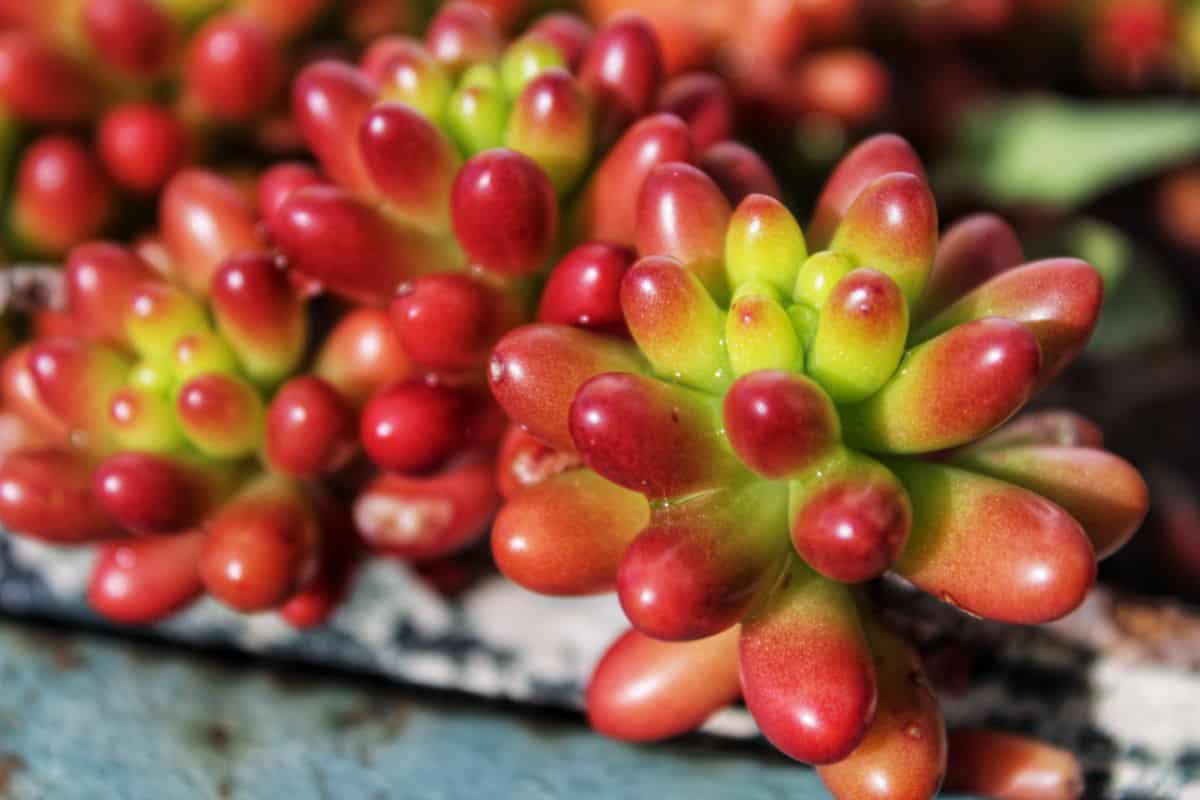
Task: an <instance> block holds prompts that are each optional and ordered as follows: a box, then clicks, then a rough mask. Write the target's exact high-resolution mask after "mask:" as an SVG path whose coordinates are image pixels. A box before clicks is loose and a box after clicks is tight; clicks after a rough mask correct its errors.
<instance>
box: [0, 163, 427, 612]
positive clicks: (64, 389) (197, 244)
mask: <svg viewBox="0 0 1200 800" xmlns="http://www.w3.org/2000/svg"><path fill="white" fill-rule="evenodd" d="M63 277H64V283H65V293H66V296H67V309H66V310H65V311H46V312H42V313H41V314H40V315H38V319H37V326H38V329H37V331H36V332H35V333H36V335H35V336H34V338H33V339H32V340H31V341H29V342H27V343H25V344H23V345H21V346H20V347H17V348H16V349H14V350H13V351H11V352H10V353H9V355H8V356H7V357H6V359H5V361H4V366H3V395H4V415H3V418H4V420H5V422H6V425H7V426H8V428H7V429H8V430H9V432H10V435H9V436H8V438H7V439H6V440H5V451H6V452H5V457H4V460H3V463H2V464H0V486H2V487H3V490H2V492H0V493H2V494H3V498H4V499H3V500H0V522H2V523H3V525H4V527H5V528H6V529H7V530H10V531H12V532H14V533H16V534H18V535H25V536H30V537H33V538H37V539H40V540H43V541H46V542H49V543H52V544H58V545H83V544H96V545H98V547H99V550H98V554H97V558H96V561H95V566H94V570H93V575H92V581H91V584H90V588H89V599H90V601H91V603H92V605H93V606H94V607H95V609H96V610H97V611H99V612H100V613H102V614H104V615H105V616H108V617H111V618H113V619H116V620H119V621H122V622H129V623H141V622H149V621H153V620H156V619H159V618H161V617H163V616H166V615H168V614H171V613H174V612H176V611H178V610H180V609H181V608H183V607H186V606H187V605H189V604H190V603H191V602H192V601H194V600H195V599H196V598H198V597H199V596H201V595H202V594H203V593H205V592H207V593H209V594H211V595H212V596H214V597H216V598H217V599H219V600H221V601H222V602H224V603H226V604H227V605H229V606H231V607H233V608H235V609H238V610H241V611H247V612H250V611H265V610H278V611H280V612H281V613H282V614H283V616H284V617H285V618H286V619H287V620H289V621H290V622H292V623H293V624H295V625H298V626H307V625H311V624H315V623H317V622H319V621H321V620H322V619H323V618H324V616H325V615H327V614H328V613H329V612H330V611H331V610H332V609H333V607H334V606H335V605H336V603H337V601H338V599H339V598H340V596H341V593H342V591H343V589H344V588H345V585H346V581H347V579H348V577H349V574H350V570H351V568H352V566H353V564H354V562H355V560H356V559H357V553H358V552H359V550H360V548H359V547H358V546H357V544H356V539H355V537H354V535H353V530H352V527H351V525H350V522H349V520H348V519H346V518H345V515H344V513H343V512H341V511H340V510H339V506H338V504H337V503H335V502H334V499H335V492H336V489H337V486H336V484H335V483H331V482H330V481H327V480H325V479H327V478H332V477H333V476H334V475H335V474H336V473H337V472H338V471H339V470H341V469H342V468H343V467H345V466H346V465H347V464H348V463H349V462H350V460H351V459H352V457H353V456H354V455H355V453H356V451H357V428H356V417H355V414H354V408H353V406H352V404H351V402H350V400H349V395H348V391H349V388H350V387H349V386H348V385H347V383H346V381H345V380H344V379H343V378H344V375H345V374H347V373H348V372H350V371H352V370H350V369H349V367H348V366H347V363H346V361H347V360H346V359H343V358H337V359H333V360H336V361H337V362H338V367H340V371H339V370H338V369H334V368H332V367H328V366H327V364H326V363H325V362H328V361H329V360H331V359H330V356H329V355H328V354H327V353H326V352H325V351H319V352H318V356H317V359H316V361H315V362H314V363H313V364H312V369H311V372H306V370H307V368H308V366H309V350H310V348H311V346H312V343H313V342H312V340H313V333H312V325H311V314H310V311H309V309H308V302H307V300H306V299H305V296H304V294H303V293H302V291H300V290H299V289H298V288H297V287H296V286H295V285H293V282H292V280H291V279H290V277H289V275H288V274H287V272H286V271H284V270H283V269H281V268H280V265H279V263H278V262H277V259H276V258H275V256H274V255H273V254H272V253H271V252H270V251H269V250H268V249H267V247H266V245H265V243H264V242H263V241H262V240H261V238H260V235H259V227H258V225H257V213H256V211H255V208H254V205H253V203H252V201H251V199H250V198H249V197H247V196H246V194H245V193H244V192H243V191H242V189H241V188H240V187H239V186H238V185H237V184H235V183H233V182H231V181H229V180H227V179H225V178H223V177H221V176H219V175H217V174H215V173H210V172H204V171H200V170H186V171H183V172H181V173H179V174H178V175H177V176H176V177H175V178H174V179H173V180H172V181H171V182H170V184H169V185H168V186H167V189H166V191H165V193H164V195H163V201H162V215H161V229H160V231H159V232H158V233H157V234H154V235H150V236H147V237H145V238H144V239H143V240H142V241H141V242H139V243H138V244H136V245H133V246H125V245H119V244H115V243H110V242H91V243H87V244H83V245H79V246H77V247H75V248H73V249H72V251H71V253H70V255H69V257H68V259H67V262H66V265H65V269H64V276H63ZM326 344H327V346H328V343H326ZM338 355H340V354H338ZM322 358H324V359H325V362H323V361H322V360H321V359H322ZM407 366H408V365H407V363H406V362H404V363H402V368H407ZM388 377H390V376H388Z"/></svg>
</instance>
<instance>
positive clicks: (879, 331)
mask: <svg viewBox="0 0 1200 800" xmlns="http://www.w3.org/2000/svg"><path fill="white" fill-rule="evenodd" d="M635 239H636V246H637V250H638V254H639V255H640V256H641V258H640V260H639V261H637V262H636V263H634V264H633V266H631V267H630V268H629V269H628V270H627V271H626V272H625V273H624V275H623V277H622V278H621V281H620V284H619V287H616V288H615V289H614V290H613V291H614V293H615V294H616V297H617V298H618V299H617V300H616V302H619V305H620V307H621V310H622V311H623V316H624V321H625V323H626V325H627V326H628V330H629V333H630V334H631V336H632V339H633V342H632V343H630V342H628V341H625V340H622V339H621V338H619V337H613V336H611V335H604V334H601V333H597V332H595V331H591V330H586V329H581V328H580V327H578V326H577V327H569V326H564V325H559V324H546V323H542V324H535V325H531V326H527V327H523V328H520V329H517V330H515V331H513V332H512V333H509V334H508V335H506V336H505V337H504V338H503V339H501V341H500V342H499V344H498V345H497V346H496V349H495V354H494V355H493V359H492V363H491V368H490V377H491V382H492V390H493V392H494V393H495V395H496V397H497V399H498V400H499V401H500V403H501V405H502V406H503V407H504V408H505V410H506V411H507V412H508V413H509V415H510V416H511V418H512V419H513V420H514V421H515V422H517V423H519V424H520V425H522V426H523V427H524V429H525V430H526V431H527V432H528V433H529V434H531V435H532V437H534V438H535V439H537V440H539V441H540V442H541V443H543V444H544V445H547V446H549V447H550V448H553V449H555V450H558V451H561V452H563V453H567V454H573V455H574V459H571V460H566V461H563V462H561V464H562V467H563V470H562V471H561V472H557V473H556V474H552V475H550V476H549V477H547V478H546V479H545V480H544V481H542V482H540V483H538V484H536V485H534V486H532V487H530V488H528V489H526V490H524V491H520V492H517V493H516V494H515V495H514V496H513V497H512V498H511V499H510V500H509V501H508V503H507V505H506V506H505V507H504V509H503V510H502V511H501V514H500V516H499V518H498V520H497V523H496V526H495V530H494V533H493V550H494V552H495V554H496V557H497V560H498V563H499V565H500V567H501V569H502V570H503V571H504V572H505V573H506V574H507V575H508V576H509V577H511V578H513V579H514V580H516V581H517V582H518V583H520V584H522V585H524V586H526V587H528V588H531V589H533V590H535V591H542V592H547V593H551V594H577V593H593V592H597V591H606V590H612V589H615V590H616V591H617V594H618V597H619V599H620V601H621V605H622V607H623V609H624V611H625V613H626V615H627V617H628V618H629V620H630V622H631V623H632V624H633V627H634V629H635V630H634V631H633V632H630V633H629V634H628V635H627V636H626V637H625V638H624V639H622V640H621V641H620V642H618V643H617V644H616V645H615V646H614V648H613V650H612V651H610V653H609V655H608V656H607V657H606V658H605V660H604V661H603V662H601V665H600V666H599V667H598V669H597V672H596V675H595V677H594V678H593V685H592V690H591V693H590V695H589V709H590V713H591V716H592V719H593V722H594V723H595V724H596V725H597V726H598V727H599V728H600V729H601V730H605V731H608V732H610V733H613V734H614V735H618V736H623V737H627V738H656V737H659V736H662V735H668V734H670V733H676V732H679V731H682V730H686V729H688V728H691V727H694V726H695V725H696V724H698V722H699V721H701V720H702V719H703V718H704V717H705V716H707V714H708V713H710V712H711V711H712V710H714V709H715V708H717V707H719V706H720V705H723V704H724V703H726V702H728V700H729V699H730V697H732V696H734V695H736V694H737V693H739V692H740V694H741V695H742V697H743V698H744V700H745V702H746V704H747V706H748V708H749V710H750V712H751V714H752V715H753V716H754V717H755V719H756V721H757V722H758V724H759V727H760V728H761V729H762V731H763V733H764V734H765V735H766V736H767V738H768V739H770V740H771V741H772V742H773V743H774V744H775V745H776V746H777V747H779V748H780V749H781V750H783V751H784V752H785V753H787V754H788V755H790V756H792V757H793V758H796V759H798V760H801V761H806V762H810V763H815V764H821V765H836V766H825V767H823V768H822V771H823V775H824V777H825V779H826V781H827V783H828V784H829V785H830V786H831V787H833V788H835V791H837V793H838V794H839V796H845V797H860V796H864V795H862V794H856V793H855V791H854V790H850V789H838V788H837V787H839V786H849V785H852V784H853V780H852V778H853V776H862V775H863V774H865V771H868V770H872V769H879V770H883V771H884V772H886V773H887V774H889V775H891V776H892V779H893V780H895V781H903V782H904V783H903V785H904V786H905V787H908V789H907V790H906V791H905V792H904V793H903V794H896V795H889V796H928V795H929V794H930V793H931V792H932V790H933V788H936V785H937V781H938V780H940V775H941V771H942V770H941V764H942V761H943V759H944V755H945V751H944V746H943V745H942V744H940V742H941V741H942V739H941V738H940V737H941V736H942V733H941V720H940V713H939V712H938V711H937V708H936V704H935V703H933V702H932V700H931V699H930V697H929V696H928V692H926V691H925V690H923V689H921V688H920V685H921V684H920V680H917V682H916V683H914V682H913V680H912V678H913V676H919V674H920V670H919V666H916V665H915V662H914V661H913V656H912V655H911V652H910V651H909V649H908V647H907V645H905V644H903V642H900V641H899V640H896V639H895V637H893V636H892V635H891V634H889V633H888V632H887V631H886V630H884V629H883V628H882V627H881V626H880V625H879V623H878V622H876V621H875V619H874V614H873V611H872V608H871V601H870V595H869V593H868V592H866V591H864V589H863V588H862V585H863V583H864V582H866V581H869V580H871V579H874V578H877V577H879V576H880V575H882V574H883V573H884V572H888V571H890V572H892V573H894V574H896V575H899V576H900V577H902V578H904V579H906V580H908V581H910V582H912V583H913V584H915V585H916V586H918V587H919V588H921V589H923V590H925V591H927V592H929V593H931V594H933V595H935V596H936V597H938V598H939V599H942V600H944V601H946V602H948V603H951V604H953V605H955V606H957V607H958V608H960V609H962V610H964V611H966V612H968V613H970V614H973V615H977V616H982V617H989V618H992V619H999V620H1003V621H1007V622H1013V623H1022V624H1034V623H1040V622H1046V621H1049V620H1052V619H1056V618H1058V617H1060V616H1062V615H1064V614H1066V613H1068V612H1070V611H1071V610H1073V609H1074V608H1075V607H1076V606H1078V605H1079V603H1081V602H1082V600H1083V598H1084V595H1085V593H1086V592H1087V590H1088V589H1089V588H1090V586H1091V584H1092V582H1093V579H1094V577H1095V572H1096V558H1097V557H1103V556H1104V555H1107V554H1109V553H1111V552H1112V551H1113V550H1115V549H1116V548H1117V547H1119V546H1120V545H1121V544H1122V543H1123V542H1124V541H1125V540H1126V539H1127V538H1128V537H1129V536H1130V535H1131V534H1132V533H1133V532H1134V530H1135V529H1136V528H1137V526H1138V524H1139V523H1140V521H1141V519H1142V517H1143V515H1144V513H1145V510H1146V503H1147V498H1146V490H1145V485H1144V483H1143V482H1142V480H1141V477H1140V476H1139V475H1138V474H1137V472H1136V471H1135V470H1134V469H1133V468H1132V467H1130V466H1129V465H1128V464H1126V463H1125V462H1124V461H1122V460H1121V459H1119V458H1117V457H1115V456H1113V455H1111V454H1108V453H1106V452H1105V451H1103V450H1102V449H1100V447H1099V442H1098V440H1097V438H1096V436H1095V435H1094V429H1093V428H1091V427H1090V426H1089V425H1087V424H1086V423H1083V422H1081V421H1079V420H1078V419H1077V418H1075V417H1072V416H1069V415H1061V414H1060V415H1049V416H1047V415H1035V416H1033V417H1030V418H1026V419H1020V420H1017V421H1015V422H1012V423H1009V424H1008V425H1005V423H1006V422H1008V420H1010V418H1012V417H1013V415H1015V414H1016V413H1017V412H1018V411H1019V410H1020V409H1021V408H1022V407H1023V406H1024V405H1025V404H1026V402H1027V401H1028V400H1029V399H1030V398H1031V397H1032V396H1033V395H1034V393H1035V392H1037V391H1038V390H1039V389H1041V388H1042V387H1044V386H1045V385H1046V384H1047V383H1048V382H1049V381H1050V380H1052V379H1053V377H1054V376H1055V375H1056V374H1057V373H1058V372H1059V371H1060V370H1061V369H1062V368H1063V367H1064V366H1065V365H1066V364H1067V363H1068V362H1069V361H1070V360H1071V359H1072V358H1074V357H1075V356H1076V355H1077V354H1078V353H1079V351H1080V349H1081V348H1082V347H1083V345H1084V343H1085V342H1086V341H1087V338H1088V336H1089V334H1090V332H1091V330H1092V327H1093V325H1094V323H1095V321H1096V317H1097V314H1098V312H1099V308H1100V304H1101V299H1102V290H1101V283H1100V278H1099V275H1098V274H1097V273H1096V271H1095V270H1094V269H1093V268H1092V267H1090V266H1089V265H1087V264H1086V263H1084V262H1081V261H1077V260H1074V259H1052V260H1047V261H1040V262H1033V263H1028V264H1022V263H1021V262H1022V261H1023V256H1022V253H1021V250H1020V246H1019V244H1018V243H1017V241H1016V239H1015V236H1013V234H1012V232H1011V230H1009V229H1008V228H1007V226H1006V225H1005V224H1004V223H1003V222H1002V221H1001V220H999V219H998V218H996V217H992V216H983V217H975V218H970V219H968V220H966V221H964V222H962V223H960V224H958V225H956V226H954V227H952V228H951V229H950V230H948V231H947V232H946V234H945V235H944V236H943V237H942V239H941V242H940V244H939V240H938V222H937V211H936V207H935V204H934V200H933V197H932V194H931V193H930V190H929V187H928V185H927V183H926V180H925V177H924V172H923V169H922V167H921V164H920V162H919V160H918V159H917V157H916V155H915V153H913V151H912V150H911V149H910V148H909V146H908V145H907V144H906V143H905V142H904V141H903V140H901V139H899V138H897V137H894V136H890V135H884V136H878V137H875V138H872V139H869V140H867V141H866V142H864V143H863V144H861V145H859V146H858V147H857V148H856V149H855V150H853V151H852V152H851V153H850V154H849V155H848V156H847V157H846V158H845V159H844V160H843V161H842V163H841V164H840V165H839V166H838V167H837V169H836V170H835V171H834V172H833V174H832V175H831V177H830V179H829V181H828V183H827V185H826V188H825V190H824V192H823V193H822V195H821V197H820V199H819V200H818V203H817V205H816V210H815V212H814V215H813V219H812V222H811V224H810V226H809V231H808V235H807V237H806V236H805V235H804V234H803V233H802V231H801V228H800V226H799V224H798V223H797V222H796V220H795V218H794V217H793V216H792V215H791V214H790V213H789V212H788V211H787V209H786V208H784V206H782V205H781V204H780V203H779V202H778V201H776V200H774V199H772V198H770V197H767V196H763V195H755V194H751V195H749V196H747V197H745V199H743V200H742V201H741V202H740V203H738V204H737V206H736V208H731V206H730V204H729V202H727V200H726V199H725V197H724V196H723V194H722V193H721V191H720V190H719V188H718V187H717V186H716V184H715V183H714V182H713V181H712V180H711V179H709V178H708V177H706V176H705V175H704V174H703V173H702V172H700V171H699V170H697V169H695V168H694V167H691V166H688V165H685V164H677V163H668V164H662V165H659V166H657V167H656V168H655V169H654V170H652V171H651V172H650V173H649V175H648V176H647V178H646V180H645V182H644V183H643V186H642V190H641V193H640V196H639V200H638V207H637V223H636V237H635ZM552 280H553V277H552ZM610 302H611V298H610ZM583 327H584V328H586V326H583ZM526 452H530V448H529V446H528V445H526ZM543 460H544V459H543ZM505 463H508V462H504V461H503V460H502V467H504V465H505ZM573 464H578V466H572V465H573ZM548 471H549V472H553V470H548ZM502 482H503V479H502ZM655 641H659V642H672V643H680V642H683V643H685V644H675V645H667V644H655ZM734 661H736V666H734V665H733V662H734ZM659 670H662V671H663V674H670V675H676V674H681V673H688V674H689V675H692V677H688V678H680V679H679V680H678V681H674V680H668V679H666V678H663V679H662V680H661V681H659V680H658V678H655V679H654V680H655V683H654V685H655V687H656V688H655V690H654V691H653V692H649V693H646V694H644V695H643V694H640V692H641V691H642V690H641V689H636V690H635V689H634V688H633V686H634V684H632V683H631V681H633V680H635V677H634V676H637V675H640V676H641V677H642V679H646V676H647V674H655V675H657V674H658V671H659ZM693 673H694V674H693ZM739 675H740V681H739ZM697 684H703V690H702V691H701V690H700V689H699V688H697ZM739 684H740V685H739ZM637 685H638V686H642V685H644V684H637ZM629 703H633V704H635V705H636V704H638V703H646V704H648V705H651V706H653V707H654V708H655V709H656V711H655V713H654V714H638V713H632V712H628V713H627V711H626V710H622V707H623V704H629ZM914 718H915V719H919V720H921V722H920V725H921V726H922V729H923V731H927V734H926V733H922V734H921V736H919V737H916V739H917V741H916V742H909V741H905V737H904V736H902V735H899V734H898V733H897V731H899V730H900V728H901V727H903V726H905V725H906V724H908V723H905V722H901V721H900V720H911V719H914ZM913 724H916V723H913ZM877 741H879V742H882V744H876V742H877ZM846 759H850V760H849V761H846ZM904 765H908V766H904ZM847 776H850V777H847ZM847 781H849V783H847Z"/></svg>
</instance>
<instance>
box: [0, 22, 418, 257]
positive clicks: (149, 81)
mask: <svg viewBox="0 0 1200 800" xmlns="http://www.w3.org/2000/svg"><path fill="white" fill-rule="evenodd" d="M367 5H368V4H362V3H360V4H355V7H354V8H348V9H345V10H344V12H345V13H344V14H339V15H338V16H337V17H336V19H337V20H339V21H341V22H342V23H343V25H342V27H343V28H344V30H336V29H330V27H329V26H328V25H324V26H323V25H322V22H323V20H326V15H327V14H328V12H329V11H330V10H331V8H332V6H333V4H332V3H331V2H330V0H299V1H298V2H279V1H278V0H198V1H196V2H168V1H167V0H80V1H79V2H75V1H74V0H72V1H71V2H64V1H63V0H51V1H50V2H45V3H30V2H25V0H18V2H15V3H13V2H2V3H0V178H4V181H3V183H4V186H5V187H6V188H7V187H8V185H9V182H8V176H9V175H10V174H11V175H12V176H13V181H12V189H11V191H9V192H8V197H6V198H5V199H4V210H3V221H4V225H5V233H6V240H7V241H6V246H5V250H6V251H8V252H9V253H10V254H12V255H13V256H14V257H38V258H47V259H59V258H62V257H63V256H64V255H65V254H66V252H67V250H69V249H70V247H71V246H73V245H75V244H78V243H80V242H83V241H85V240H87V239H91V238H95V237H97V236H100V235H102V234H105V233H109V234H112V233H114V232H118V231H120V230H123V229H125V228H126V227H127V226H128V223H129V222H130V221H131V220H130V219H129V218H130V217H131V216H132V214H131V212H134V213H136V212H137V210H138V209H139V206H140V203H141V202H142V201H144V200H146V199H148V198H151V197H153V196H155V195H157V193H158V192H160V191H161V190H162V188H163V186H164V185H165V184H166V182H167V181H168V180H169V179H170V177H171V176H172V175H173V174H174V173H175V172H176V171H177V170H179V169H180V168H181V167H182V166H184V165H185V164H187V163H189V162H211V161H216V160H218V159H220V160H226V159H228V158H229V157H230V155H231V153H234V154H237V155H238V156H255V155H261V154H263V153H278V152H280V151H295V150H296V149H297V147H298V145H299V142H298V137H297V136H296V135H295V131H294V128H293V126H292V125H291V122H290V112H289V109H288V107H287V102H286V101H287V92H286V87H287V84H288V82H289V78H290V75H291V74H292V73H294V72H295V70H296V69H298V67H299V65H300V64H301V63H302V62H303V61H304V60H305V59H306V58H307V56H306V55H305V51H306V50H307V49H308V48H309V47H311V46H312V43H311V39H312V37H313V35H314V34H316V33H317V32H318V30H319V31H321V32H322V33H327V34H330V35H334V36H343V37H350V38H353V34H354V29H355V28H356V27H357V25H356V20H357V18H358V17H359V16H361V15H362V14H363V13H365V12H366V11H367V9H366V6H367ZM377 5H378V4H377ZM389 5H391V6H392V7H394V9H395V10H396V11H398V12H404V11H405V10H406V9H407V12H408V13H399V14H393V15H387V14H382V15H381V14H378V13H376V14H375V15H374V17H373V18H374V19H375V22H376V23H382V24H383V25H384V29H383V30H375V29H374V28H371V29H370V31H369V32H371V33H373V34H378V33H386V32H391V31H393V30H401V29H407V28H408V26H410V25H412V24H414V23H415V22H416V21H417V20H416V19H415V14H413V13H412V9H411V8H410V6H409V4H408V3H405V2H403V1H402V0H401V1H400V2H395V3H390V4H389ZM359 6H362V8H361V9H359ZM364 32H366V31H364Z"/></svg>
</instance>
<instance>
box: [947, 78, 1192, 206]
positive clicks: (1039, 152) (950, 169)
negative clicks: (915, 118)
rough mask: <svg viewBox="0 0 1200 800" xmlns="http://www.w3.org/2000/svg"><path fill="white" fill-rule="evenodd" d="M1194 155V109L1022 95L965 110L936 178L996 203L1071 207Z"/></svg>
mask: <svg viewBox="0 0 1200 800" xmlns="http://www.w3.org/2000/svg"><path fill="white" fill-rule="evenodd" d="M1198 154H1200V107H1198V106H1196V105H1195V104H1192V105H1184V104H1178V103H1161V102H1159V103H1145V102H1137V103H1111V102H1109V103H1098V102H1092V103H1087V102H1080V101H1075V100H1066V99H1063V98H1054V97H1026V98H1020V99H1014V100H1007V101H1001V102H997V103H992V104H989V105H986V106H982V107H980V108H978V109H976V110H975V111H973V112H971V113H970V114H968V115H967V117H966V119H965V121H964V123H963V125H962V127H961V129H960V130H959V133H958V137H957V141H956V143H955V146H954V148H953V151H952V155H951V157H950V159H948V161H949V163H947V164H945V165H944V166H943V168H942V169H941V170H939V175H938V178H939V181H940V182H941V183H942V184H943V185H944V188H945V189H946V190H948V191H949V192H965V193H968V194H970V195H972V196H975V197H978V198H979V199H982V200H987V201H989V202H991V203H996V204H1000V205H1016V204H1022V203H1023V204H1034V205H1039V206H1047V207H1051V208H1056V209H1063V210H1067V209H1072V208H1078V207H1079V206H1081V205H1082V204H1084V203H1086V202H1088V201H1089V200H1091V199H1093V198H1094V197H1095V196H1096V195H1098V194H1100V193H1102V192H1104V191H1106V190H1107V189H1110V188H1112V187H1114V186H1118V185H1120V184H1122V183H1127V182H1129V181H1131V180H1135V179H1137V178H1140V177H1143V176H1145V175H1148V174H1153V173H1154V172H1158V171H1161V170H1162V169H1163V168H1165V167H1168V166H1171V165H1174V164H1177V163H1179V162H1180V161H1184V160H1186V159H1188V158H1190V157H1193V156H1195V155H1198Z"/></svg>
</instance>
